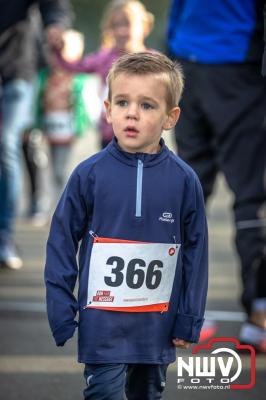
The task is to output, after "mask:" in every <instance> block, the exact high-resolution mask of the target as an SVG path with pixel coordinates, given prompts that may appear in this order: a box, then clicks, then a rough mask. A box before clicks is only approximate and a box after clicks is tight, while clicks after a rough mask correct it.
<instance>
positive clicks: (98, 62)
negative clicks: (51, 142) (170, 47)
mask: <svg viewBox="0 0 266 400" xmlns="http://www.w3.org/2000/svg"><path fill="white" fill-rule="evenodd" d="M153 22H154V17H153V15H152V14H151V13H150V12H148V11H147V10H146V8H145V6H144V5H143V4H142V3H141V2H140V1H138V0H113V1H110V2H109V4H108V6H107V8H106V10H105V12H104V15H103V18H102V24H101V29H102V48H101V49H100V50H99V51H97V52H96V53H92V54H88V55H86V56H85V57H84V58H83V59H81V60H79V61H76V62H74V63H69V62H66V60H64V56H63V55H62V57H60V56H58V59H59V61H60V63H61V65H62V66H63V67H65V68H66V69H67V70H68V71H75V72H96V73H97V74H99V75H100V78H101V82H102V93H103V99H104V97H105V94H106V77H107V74H108V72H109V69H110V67H111V65H112V64H113V62H114V61H115V60H116V59H117V58H118V57H120V56H121V55H122V54H123V53H131V52H140V51H144V50H146V47H145V44H144V41H145V39H146V37H147V36H148V35H149V33H150V32H151V30H152V27H153ZM99 133H100V136H101V147H102V148H104V147H105V146H106V145H107V144H108V143H109V142H110V140H111V139H112V138H113V130H112V127H111V126H110V125H109V124H108V123H107V121H106V117H105V112H103V113H102V115H101V118H100V122H99Z"/></svg>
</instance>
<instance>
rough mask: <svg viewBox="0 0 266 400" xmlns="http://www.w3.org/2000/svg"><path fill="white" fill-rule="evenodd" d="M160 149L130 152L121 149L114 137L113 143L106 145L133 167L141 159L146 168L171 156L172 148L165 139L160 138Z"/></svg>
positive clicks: (116, 156)
mask: <svg viewBox="0 0 266 400" xmlns="http://www.w3.org/2000/svg"><path fill="white" fill-rule="evenodd" d="M160 146H161V148H160V151H159V152H158V153H155V154H149V153H128V152H126V151H124V150H122V149H121V147H120V146H119V144H118V143H117V139H116V138H115V137H114V138H113V140H112V141H111V143H109V145H108V146H107V147H106V150H107V151H108V152H109V153H111V154H112V156H114V157H115V158H116V159H118V160H119V161H121V162H123V163H124V164H127V165H131V166H133V167H135V168H136V167H137V166H138V160H141V161H142V163H143V167H144V168H148V167H151V166H153V165H156V164H159V163H160V162H162V161H163V160H164V159H165V158H166V157H168V156H169V153H170V150H169V149H168V148H167V146H166V145H165V143H164V140H163V139H162V138H161V139H160Z"/></svg>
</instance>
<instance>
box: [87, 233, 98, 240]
mask: <svg viewBox="0 0 266 400" xmlns="http://www.w3.org/2000/svg"><path fill="white" fill-rule="evenodd" d="M89 234H90V235H91V237H93V239H96V238H97V237H99V236H98V235H96V233H95V232H93V231H89Z"/></svg>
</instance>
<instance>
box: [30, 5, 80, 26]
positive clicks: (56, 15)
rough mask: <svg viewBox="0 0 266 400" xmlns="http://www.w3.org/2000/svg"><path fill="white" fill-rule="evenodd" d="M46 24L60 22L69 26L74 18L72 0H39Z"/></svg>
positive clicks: (59, 23)
mask: <svg viewBox="0 0 266 400" xmlns="http://www.w3.org/2000/svg"><path fill="white" fill-rule="evenodd" d="M38 4H39V10H40V13H41V16H42V20H43V24H44V26H45V27H46V26H48V25H52V24H58V25H61V26H62V27H64V28H69V27H70V26H71V22H72V20H73V11H72V7H71V4H70V0H38Z"/></svg>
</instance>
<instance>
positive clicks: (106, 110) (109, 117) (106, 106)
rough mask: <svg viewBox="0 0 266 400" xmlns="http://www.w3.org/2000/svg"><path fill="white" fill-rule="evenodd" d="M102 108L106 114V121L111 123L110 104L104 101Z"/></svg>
mask: <svg viewBox="0 0 266 400" xmlns="http://www.w3.org/2000/svg"><path fill="white" fill-rule="evenodd" d="M104 107H105V112H106V119H107V122H108V123H109V124H111V123H112V118H111V103H110V101H109V100H104Z"/></svg>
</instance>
